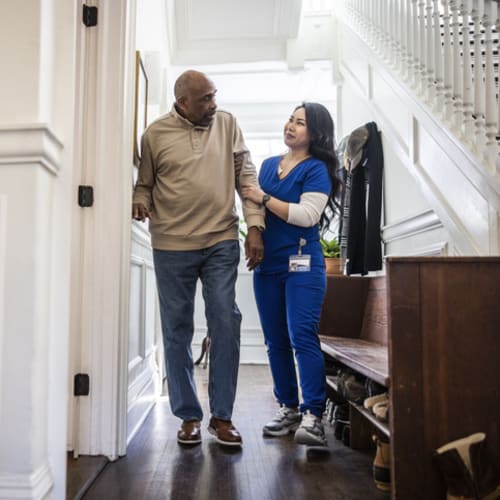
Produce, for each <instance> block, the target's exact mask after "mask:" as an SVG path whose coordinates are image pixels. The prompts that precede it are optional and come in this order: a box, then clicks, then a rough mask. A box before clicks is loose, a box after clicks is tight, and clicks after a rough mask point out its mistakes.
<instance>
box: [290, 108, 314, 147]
mask: <svg viewBox="0 0 500 500" xmlns="http://www.w3.org/2000/svg"><path fill="white" fill-rule="evenodd" d="M284 141H285V144H286V145H287V146H288V147H289V148H290V149H306V150H308V149H309V144H310V142H311V140H310V138H309V131H308V130H307V122H306V110H305V109H304V108H298V109H297V110H295V111H294V113H293V114H292V116H290V118H289V119H288V121H287V122H286V123H285V128H284Z"/></svg>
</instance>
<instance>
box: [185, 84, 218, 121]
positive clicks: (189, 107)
mask: <svg viewBox="0 0 500 500" xmlns="http://www.w3.org/2000/svg"><path fill="white" fill-rule="evenodd" d="M216 92H217V89H216V88H215V86H214V84H213V82H211V81H210V80H209V79H207V78H205V77H202V76H200V77H199V78H196V79H194V80H193V81H192V82H191V84H190V86H189V87H188V89H187V92H186V96H184V97H181V98H180V99H179V100H178V102H177V104H178V106H179V107H180V109H181V111H182V114H183V115H184V117H185V118H187V119H188V120H189V121H190V122H191V123H194V124H195V125H202V126H204V127H206V126H208V125H210V124H211V123H212V121H213V119H214V116H215V111H216V109H217V104H216V103H215V94H216Z"/></svg>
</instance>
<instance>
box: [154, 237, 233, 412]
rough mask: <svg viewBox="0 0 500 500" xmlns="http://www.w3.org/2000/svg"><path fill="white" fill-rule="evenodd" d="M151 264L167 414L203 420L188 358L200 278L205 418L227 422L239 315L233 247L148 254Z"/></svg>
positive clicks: (230, 242)
mask: <svg viewBox="0 0 500 500" xmlns="http://www.w3.org/2000/svg"><path fill="white" fill-rule="evenodd" d="M153 258H154V265H155V273H156V281H157V286H158V295H159V299H160V315H161V323H162V331H163V343H164V347H165V364H166V371H167V383H168V392H169V397H170V407H171V408H172V413H173V414H174V415H176V416H177V417H179V418H181V419H183V420H202V418H203V411H202V408H201V405H200V402H199V400H198V396H197V393H196V385H195V382H194V379H193V356H192V352H191V341H192V339H193V333H194V317H193V315H194V299H195V293H196V283H197V281H198V278H200V280H201V284H202V292H203V299H204V302H205V317H206V319H207V326H208V335H209V336H210V364H209V376H208V378H209V381H208V395H209V400H210V412H211V413H212V415H213V416H214V417H216V418H220V419H223V420H230V419H231V415H232V413H233V405H234V399H235V396H236V383H237V378H238V367H239V361H240V325H241V313H240V311H239V309H238V306H237V305H236V300H235V299H236V293H235V283H236V277H237V271H238V263H239V260H240V247H239V242H238V241H236V240H228V241H222V242H220V243H217V244H216V245H213V246H212V247H209V248H204V249H202V250H190V251H170V250H168V251H167V250H154V251H153Z"/></svg>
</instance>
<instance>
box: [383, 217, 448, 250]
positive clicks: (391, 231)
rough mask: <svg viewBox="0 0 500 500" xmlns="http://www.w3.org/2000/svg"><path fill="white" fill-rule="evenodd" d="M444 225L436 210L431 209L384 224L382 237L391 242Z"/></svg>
mask: <svg viewBox="0 0 500 500" xmlns="http://www.w3.org/2000/svg"><path fill="white" fill-rule="evenodd" d="M442 227H443V223H442V222H441V220H440V219H439V217H438V216H437V215H436V213H435V212H434V210H431V209H429V210H424V211H423V212H420V213H418V214H414V215H410V216H409V217H405V218H403V219H400V220H398V221H396V222H392V223H390V224H387V225H385V226H383V227H382V239H383V241H384V243H390V242H392V241H396V240H400V239H403V238H410V237H411V236H415V235H417V234H420V233H425V232H427V231H433V230H435V229H440V228H442Z"/></svg>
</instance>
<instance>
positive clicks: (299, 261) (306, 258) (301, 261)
mask: <svg viewBox="0 0 500 500" xmlns="http://www.w3.org/2000/svg"><path fill="white" fill-rule="evenodd" d="M310 270H311V256H310V255H290V259H289V260H288V271H290V272H291V273H301V272H306V271H310Z"/></svg>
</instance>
